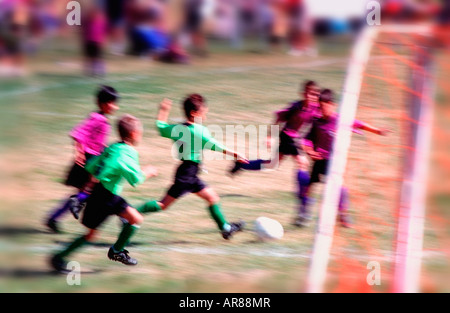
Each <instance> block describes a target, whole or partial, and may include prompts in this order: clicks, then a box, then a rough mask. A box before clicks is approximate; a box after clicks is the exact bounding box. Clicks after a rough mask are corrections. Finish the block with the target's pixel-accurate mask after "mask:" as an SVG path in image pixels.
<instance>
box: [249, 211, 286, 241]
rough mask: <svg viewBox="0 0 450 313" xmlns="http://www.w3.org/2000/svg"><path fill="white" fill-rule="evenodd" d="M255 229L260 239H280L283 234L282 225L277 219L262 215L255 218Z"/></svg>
mask: <svg viewBox="0 0 450 313" xmlns="http://www.w3.org/2000/svg"><path fill="white" fill-rule="evenodd" d="M255 231H256V234H257V235H258V237H259V238H260V239H261V240H267V239H281V238H283V235H284V229H283V226H282V225H281V224H280V223H279V222H278V221H276V220H274V219H271V218H268V217H264V216H260V217H258V218H257V219H256V221H255Z"/></svg>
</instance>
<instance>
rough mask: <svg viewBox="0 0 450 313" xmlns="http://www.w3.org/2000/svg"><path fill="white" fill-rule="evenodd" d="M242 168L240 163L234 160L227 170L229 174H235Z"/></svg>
mask: <svg viewBox="0 0 450 313" xmlns="http://www.w3.org/2000/svg"><path fill="white" fill-rule="evenodd" d="M241 169H242V165H241V163H239V162H234V166H233V168H231V169H230V170H229V171H228V172H229V174H230V176H232V177H233V176H234V175H236V173H237V172H239V171H240V170H241Z"/></svg>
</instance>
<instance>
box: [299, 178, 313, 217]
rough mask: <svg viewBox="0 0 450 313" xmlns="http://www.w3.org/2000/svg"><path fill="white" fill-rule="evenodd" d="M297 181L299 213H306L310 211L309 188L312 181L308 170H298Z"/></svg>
mask: <svg viewBox="0 0 450 313" xmlns="http://www.w3.org/2000/svg"><path fill="white" fill-rule="evenodd" d="M297 182H298V199H299V202H300V205H299V212H298V213H299V214H306V213H307V212H308V208H307V205H308V189H309V183H310V176H309V173H308V172H306V171H301V170H299V171H298V172H297Z"/></svg>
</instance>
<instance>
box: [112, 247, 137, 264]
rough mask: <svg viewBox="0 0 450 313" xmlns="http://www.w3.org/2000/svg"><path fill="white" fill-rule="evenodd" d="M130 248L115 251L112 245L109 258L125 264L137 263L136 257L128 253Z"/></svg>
mask: <svg viewBox="0 0 450 313" xmlns="http://www.w3.org/2000/svg"><path fill="white" fill-rule="evenodd" d="M128 253H129V252H128V250H125V249H123V251H120V252H117V253H116V252H114V249H113V248H112V247H111V248H109V251H108V258H109V259H110V260H112V261H116V262H120V263H123V264H125V265H137V264H138V261H137V260H136V259H133V258H132V257H130V256H129V255H128Z"/></svg>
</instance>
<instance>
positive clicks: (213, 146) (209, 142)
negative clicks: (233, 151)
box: [202, 127, 227, 152]
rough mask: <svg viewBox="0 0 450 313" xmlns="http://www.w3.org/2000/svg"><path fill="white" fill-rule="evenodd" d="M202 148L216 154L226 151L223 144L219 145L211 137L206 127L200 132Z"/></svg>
mask: <svg viewBox="0 0 450 313" xmlns="http://www.w3.org/2000/svg"><path fill="white" fill-rule="evenodd" d="M202 147H203V149H208V150H212V151H217V152H223V151H226V150H227V147H225V146H224V145H223V144H221V143H220V142H218V141H217V140H216V139H214V138H213V137H212V136H211V133H210V132H209V130H208V128H206V127H204V128H203V132H202Z"/></svg>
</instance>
